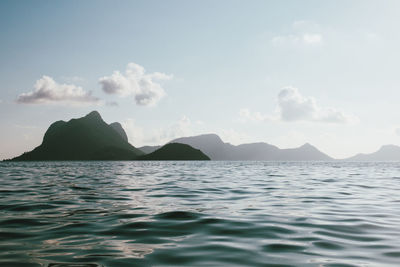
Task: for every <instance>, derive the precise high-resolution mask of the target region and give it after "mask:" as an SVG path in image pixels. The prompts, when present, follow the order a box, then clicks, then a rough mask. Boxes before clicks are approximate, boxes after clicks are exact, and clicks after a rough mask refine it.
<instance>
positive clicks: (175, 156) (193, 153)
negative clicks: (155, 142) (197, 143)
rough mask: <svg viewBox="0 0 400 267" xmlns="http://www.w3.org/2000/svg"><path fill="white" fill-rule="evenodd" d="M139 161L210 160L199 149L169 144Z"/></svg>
mask: <svg viewBox="0 0 400 267" xmlns="http://www.w3.org/2000/svg"><path fill="white" fill-rule="evenodd" d="M138 159H139V160H210V158H209V157H208V156H207V155H205V154H204V153H203V152H201V151H200V150H198V149H194V148H193V147H191V146H189V145H185V144H178V143H169V144H166V145H164V146H162V147H161V148H159V149H157V150H156V151H154V152H152V153H150V154H147V155H143V156H140V157H139V158H138Z"/></svg>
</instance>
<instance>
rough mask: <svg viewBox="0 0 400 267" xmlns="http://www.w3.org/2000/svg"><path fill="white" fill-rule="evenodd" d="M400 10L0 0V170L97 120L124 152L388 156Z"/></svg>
mask: <svg viewBox="0 0 400 267" xmlns="http://www.w3.org/2000/svg"><path fill="white" fill-rule="evenodd" d="M398 14H400V1H396V0H394V1H377V0H376V1H367V0H360V1H356V0H352V1H347V0H344V1H340V0H338V1H319V0H318V1H307V0H305V1H294V0H293V1H285V0H279V1H278V0H276V1H234V0H230V1H224V0H219V1H211V0H210V1H183V0H181V1H122V0H119V1H101V0H96V1H93V0H92V1H90V0H88V1H77V0H72V1H41V0H38V1H7V0H3V1H0V38H1V39H0V127H1V131H0V159H6V158H11V157H14V156H17V155H19V154H21V153H23V152H25V151H29V150H32V149H33V148H35V147H36V146H38V145H40V143H41V142H42V138H43V135H44V133H45V132H46V130H47V128H48V127H49V126H50V124H51V123H53V122H55V121H58V120H65V121H67V120H69V119H71V118H79V117H82V116H84V115H86V114H87V113H89V112H90V111H93V110H97V111H99V112H100V114H101V115H102V117H103V119H104V120H105V121H106V122H107V123H112V122H115V121H118V122H120V123H121V124H122V125H123V127H124V128H125V130H126V132H127V134H128V138H129V141H130V143H131V144H133V145H134V146H137V147H139V146H142V145H158V144H163V143H166V142H168V141H170V140H172V139H174V138H177V137H182V136H191V135H197V134H205V133H216V134H218V135H219V136H220V137H221V138H222V139H223V140H224V141H225V142H230V143H232V144H241V143H250V142H267V143H270V144H273V145H276V146H278V147H280V148H289V147H297V146H301V145H302V144H304V143H307V142H308V143H311V144H312V145H314V146H316V147H318V148H319V149H320V150H321V151H323V152H325V153H327V154H328V155H330V156H332V157H335V158H345V157H349V156H352V155H354V154H357V153H371V152H374V151H376V150H377V149H379V147H380V146H382V145H385V144H395V145H400V112H399V111H400V109H399V100H400V90H399V89H400V75H399V71H400V66H399V65H400V49H399V47H400V34H399V30H398V29H399V28H400V17H399V16H398Z"/></svg>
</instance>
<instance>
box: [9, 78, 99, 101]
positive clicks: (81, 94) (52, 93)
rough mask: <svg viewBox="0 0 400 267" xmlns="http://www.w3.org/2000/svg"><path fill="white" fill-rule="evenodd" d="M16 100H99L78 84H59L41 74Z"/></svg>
mask: <svg viewBox="0 0 400 267" xmlns="http://www.w3.org/2000/svg"><path fill="white" fill-rule="evenodd" d="M16 101H17V103H21V104H43V103H70V104H71V103H72V104H94V103H98V102H99V101H100V100H99V99H98V98H97V97H94V96H92V93H91V92H90V91H85V90H84V89H83V88H82V87H80V86H77V85H74V84H60V83H57V82H56V81H55V80H54V79H53V78H51V77H49V76H43V77H42V78H40V79H39V80H37V81H36V83H35V85H34V89H33V90H32V91H30V92H28V93H22V94H20V95H19V96H18V97H17V100H16Z"/></svg>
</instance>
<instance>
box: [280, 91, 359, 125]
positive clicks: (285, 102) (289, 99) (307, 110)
mask: <svg viewBox="0 0 400 267" xmlns="http://www.w3.org/2000/svg"><path fill="white" fill-rule="evenodd" d="M278 109H279V112H280V119H281V120H283V121H301V120H303V121H319V122H329V123H348V122H353V121H355V120H356V117H355V116H353V115H349V114H346V113H344V112H342V111H340V110H338V109H336V108H332V107H321V106H319V105H318V104H317V101H316V100H315V98H313V97H306V96H303V95H301V94H300V92H299V90H298V89H297V88H295V87H285V88H283V89H282V90H281V91H280V92H279V94H278Z"/></svg>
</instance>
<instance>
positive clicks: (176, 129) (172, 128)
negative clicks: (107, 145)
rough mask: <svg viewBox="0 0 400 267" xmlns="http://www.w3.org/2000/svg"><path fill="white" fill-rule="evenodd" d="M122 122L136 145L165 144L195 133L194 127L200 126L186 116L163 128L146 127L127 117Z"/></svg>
mask: <svg viewBox="0 0 400 267" xmlns="http://www.w3.org/2000/svg"><path fill="white" fill-rule="evenodd" d="M121 124H122V127H123V128H124V129H125V131H126V134H127V135H128V139H129V142H131V143H132V144H133V145H135V146H143V145H163V144H166V143H167V142H169V141H171V140H173V139H175V138H179V137H183V136H190V135H193V133H194V128H196V127H197V126H198V125H197V124H196V123H192V121H191V120H190V119H189V118H188V117H186V116H182V118H181V119H179V120H178V121H175V122H174V123H171V124H170V125H167V126H165V127H163V128H153V129H144V128H142V127H140V126H138V125H137V123H136V122H135V120H134V119H127V120H125V121H123V122H122V123H121Z"/></svg>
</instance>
